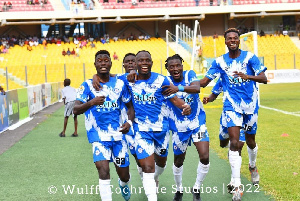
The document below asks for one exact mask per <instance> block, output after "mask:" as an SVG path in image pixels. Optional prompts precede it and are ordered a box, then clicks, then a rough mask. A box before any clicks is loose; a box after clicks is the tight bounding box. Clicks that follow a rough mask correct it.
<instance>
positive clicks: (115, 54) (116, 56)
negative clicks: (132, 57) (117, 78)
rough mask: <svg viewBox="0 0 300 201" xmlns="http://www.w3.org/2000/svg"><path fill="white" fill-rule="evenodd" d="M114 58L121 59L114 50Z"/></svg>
mask: <svg viewBox="0 0 300 201" xmlns="http://www.w3.org/2000/svg"><path fill="white" fill-rule="evenodd" d="M113 58H114V60H118V61H119V57H118V55H117V53H116V52H114V55H113Z"/></svg>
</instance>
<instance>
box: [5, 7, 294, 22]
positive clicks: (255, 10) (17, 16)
mask: <svg viewBox="0 0 300 201" xmlns="http://www.w3.org/2000/svg"><path fill="white" fill-rule="evenodd" d="M212 14H228V18H229V19H233V18H245V17H266V16H283V15H300V3H276V4H250V5H229V6H201V7H168V8H165V7H164V8H140V9H139V8H136V9H97V10H82V11H80V12H78V13H75V12H74V11H70V10H66V11H34V12H1V13H0V22H1V24H0V26H9V25H30V24H49V25H54V24H74V23H82V22H83V23H85V22H89V23H102V22H126V21H128V22H129V21H130V22H134V21H154V20H161V21H168V20H183V19H195V20H196V19H197V20H204V19H205V16H206V15H212Z"/></svg>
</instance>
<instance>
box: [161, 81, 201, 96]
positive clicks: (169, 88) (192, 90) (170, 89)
mask: <svg viewBox="0 0 300 201" xmlns="http://www.w3.org/2000/svg"><path fill="white" fill-rule="evenodd" d="M162 88H163V89H164V88H166V89H165V90H164V91H163V92H162V94H163V95H165V96H170V95H171V94H175V93H177V92H178V91H179V87H178V86H174V85H173V84H171V85H165V86H162ZM180 88H181V89H182V88H183V91H184V92H187V93H189V94H198V93H200V81H195V82H192V83H191V85H190V86H182V87H180Z"/></svg>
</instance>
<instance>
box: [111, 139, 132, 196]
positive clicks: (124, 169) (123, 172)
mask: <svg viewBox="0 0 300 201" xmlns="http://www.w3.org/2000/svg"><path fill="white" fill-rule="evenodd" d="M113 161H114V164H115V167H116V171H117V174H118V176H119V187H120V189H121V194H122V196H123V198H124V199H125V200H126V201H127V200H129V199H130V196H131V193H130V189H129V187H128V183H129V181H130V174H129V154H128V148H127V142H126V140H121V141H115V142H113Z"/></svg>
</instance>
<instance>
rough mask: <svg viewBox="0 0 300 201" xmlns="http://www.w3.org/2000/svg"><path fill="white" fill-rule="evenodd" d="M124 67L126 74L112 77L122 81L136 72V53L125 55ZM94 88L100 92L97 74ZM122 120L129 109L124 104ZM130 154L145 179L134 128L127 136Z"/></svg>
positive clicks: (94, 78) (125, 119)
mask: <svg viewBox="0 0 300 201" xmlns="http://www.w3.org/2000/svg"><path fill="white" fill-rule="evenodd" d="M123 67H124V70H125V74H117V75H112V76H117V77H120V78H121V79H126V75H127V74H126V73H130V71H132V70H134V71H136V70H137V68H136V61H135V54H134V53H127V54H125V56H124V58H123ZM93 86H94V88H95V89H96V90H97V91H99V90H101V89H100V87H101V86H100V78H99V76H98V75H97V74H95V75H94V76H93ZM122 119H123V121H127V108H126V106H125V105H124V104H122ZM125 138H126V141H127V144H128V147H129V150H130V153H131V154H132V155H133V157H134V158H135V160H136V163H137V170H138V173H139V175H140V176H141V178H142V177H143V170H142V167H141V166H140V164H139V162H138V159H137V157H136V151H135V147H136V143H135V140H134V132H133V128H132V127H130V130H129V132H128V133H127V134H126V135H125Z"/></svg>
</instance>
